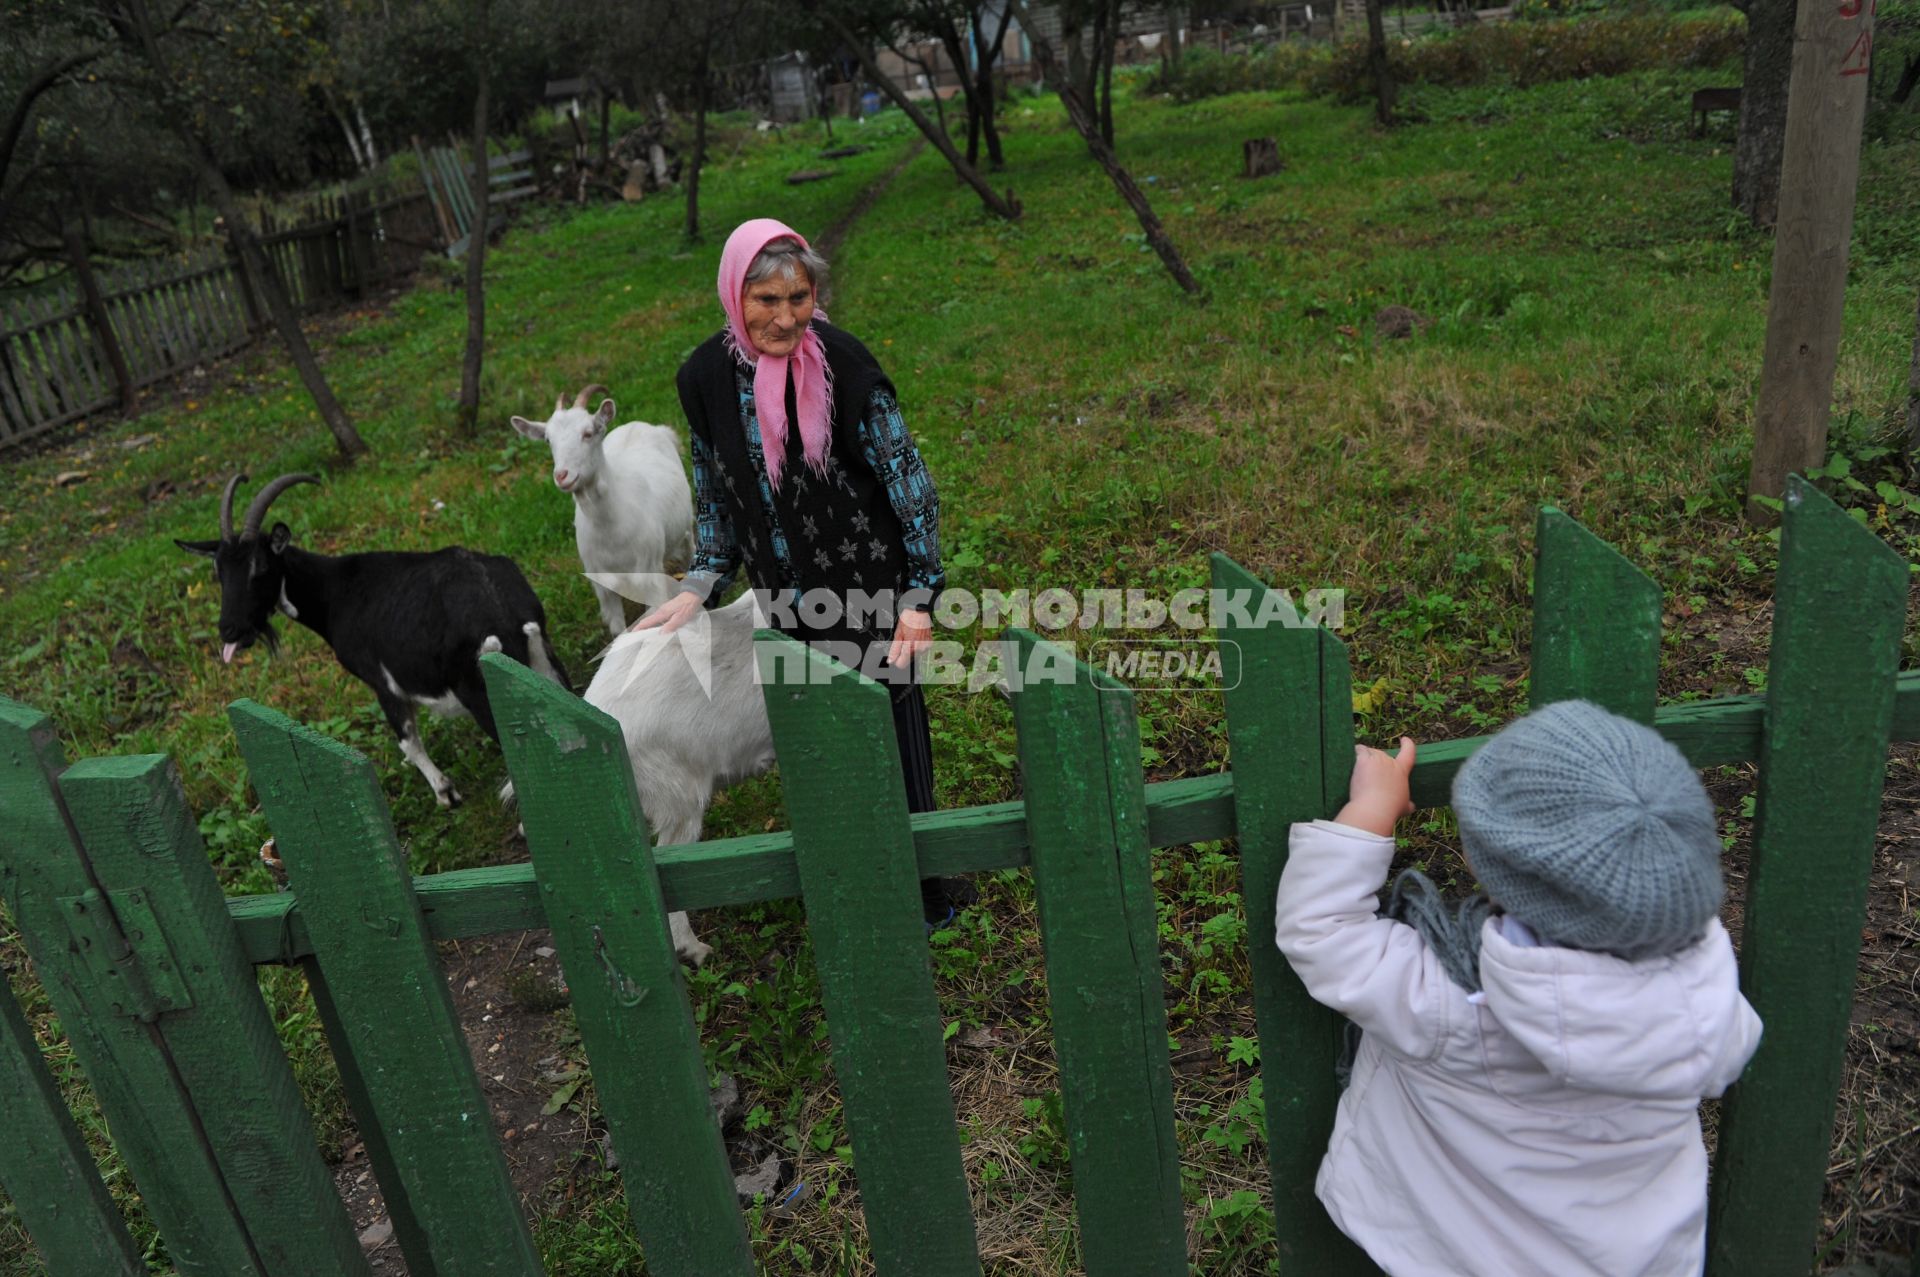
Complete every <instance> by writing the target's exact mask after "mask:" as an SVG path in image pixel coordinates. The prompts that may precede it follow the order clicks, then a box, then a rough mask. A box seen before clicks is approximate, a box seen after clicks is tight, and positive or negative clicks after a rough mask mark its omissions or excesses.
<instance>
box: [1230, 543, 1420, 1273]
mask: <svg viewBox="0 0 1920 1277" xmlns="http://www.w3.org/2000/svg"><path fill="white" fill-rule="evenodd" d="M1213 588H1214V589H1216V590H1221V591H1227V592H1229V594H1230V595H1236V596H1237V597H1240V598H1245V599H1246V600H1247V601H1248V608H1247V612H1246V619H1245V620H1241V619H1239V618H1237V617H1236V615H1235V614H1234V612H1233V611H1231V610H1229V611H1228V612H1227V613H1226V614H1225V615H1224V617H1223V622H1224V623H1223V624H1222V625H1221V626H1220V629H1219V650H1220V669H1221V684H1222V686H1223V687H1225V688H1226V710H1227V740H1228V748H1229V750H1230V751H1231V755H1232V760H1233V775H1234V788H1233V823H1234V827H1235V828H1236V829H1237V830H1238V838H1239V847H1240V882H1241V897H1242V899H1243V900H1244V901H1245V905H1246V910H1247V936H1248V941H1247V949H1248V958H1249V960H1250V964H1251V966H1252V968H1253V1007H1254V1018H1255V1022H1256V1024H1257V1026H1258V1029H1259V1033H1260V1075H1261V1078H1262V1080H1263V1087H1264V1092H1265V1096H1266V1107H1267V1158H1268V1161H1269V1163H1270V1164H1271V1166H1272V1168H1273V1202H1274V1216H1275V1221H1276V1228H1277V1231H1276V1240H1277V1243H1278V1246H1279V1250H1280V1257H1281V1258H1280V1262H1281V1265H1282V1268H1283V1269H1290V1268H1292V1267H1293V1266H1299V1267H1300V1268H1301V1270H1302V1271H1306V1272H1313V1273H1325V1274H1328V1277H1339V1275H1343V1274H1370V1273H1374V1272H1377V1271H1378V1269H1376V1268H1375V1267H1374V1265H1373V1263H1372V1261H1371V1260H1369V1259H1368V1258H1367V1256H1366V1253H1365V1252H1364V1251H1362V1250H1361V1249H1360V1248H1359V1247H1358V1246H1356V1245H1354V1244H1353V1243H1352V1242H1351V1241H1349V1240H1348V1239H1347V1237H1346V1235H1345V1234H1344V1233H1342V1232H1341V1231H1340V1230H1339V1229H1338V1228H1336V1227H1335V1226H1334V1224H1333V1221H1332V1220H1330V1219H1328V1218H1327V1212H1326V1210H1325V1209H1324V1208H1322V1207H1321V1205H1320V1202H1319V1199H1318V1198H1316V1197H1315V1196H1314V1195H1313V1181H1314V1176H1315V1174H1316V1173H1317V1172H1318V1170H1319V1166H1320V1159H1321V1157H1322V1156H1323V1155H1324V1154H1325V1153H1326V1151H1327V1141H1328V1139H1329V1137H1331V1135H1332V1134H1333V1114H1334V1109H1335V1107H1336V1106H1337V1105H1338V1104H1339V1102H1340V1086H1339V1083H1338V1081H1337V1080H1336V1079H1335V1077H1334V1062H1335V1060H1337V1059H1338V1058H1339V1055H1340V1048H1341V1041H1342V1035H1343V1033H1344V1025H1345V1021H1344V1020H1343V1018H1342V1017H1341V1016H1339V1015H1337V1014H1335V1013H1334V1012H1332V1011H1329V1010H1328V1009H1327V1008H1325V1007H1323V1006H1321V1005H1320V1004H1319V1003H1318V1002H1315V1001H1314V1000H1313V998H1312V997H1311V996H1310V995H1309V994H1308V993H1307V990H1306V986H1304V985H1302V984H1301V983H1300V979H1299V977H1298V976H1296V975H1294V973H1293V968H1291V967H1289V966H1288V965H1287V961H1286V959H1285V958H1284V957H1283V956H1282V955H1281V953H1280V950H1279V949H1278V948H1277V947H1276V946H1275V944H1274V941H1273V934H1274V898H1275V896H1276V895H1277V894H1278V892H1279V890H1280V872H1281V870H1282V869H1284V868H1285V867H1286V863H1287V853H1288V842H1289V837H1290V831H1291V829H1292V826H1293V824H1294V822H1296V821H1302V820H1316V819H1319V818H1322V817H1326V816H1331V815H1333V814H1334V812H1336V811H1338V810H1339V808H1340V805H1341V804H1342V803H1344V802H1345V801H1346V794H1345V790H1346V781H1347V777H1348V776H1349V775H1350V774H1351V772H1352V770H1353V693H1352V690H1351V682H1350V676H1349V673H1348V667H1347V651H1346V647H1345V645H1344V644H1342V643H1341V642H1340V641H1339V640H1338V639H1336V638H1335V637H1334V636H1333V635H1332V634H1330V633H1328V632H1327V631H1326V630H1324V629H1321V628H1320V627H1318V626H1307V625H1305V624H1304V623H1303V621H1302V618H1301V617H1300V615H1299V613H1298V612H1297V611H1296V610H1295V609H1294V607H1293V605H1292V603H1291V602H1290V601H1288V600H1287V598H1286V596H1285V595H1284V594H1283V593H1281V592H1279V591H1275V590H1270V589H1268V588H1267V586H1266V584H1265V583H1264V582H1262V581H1261V580H1259V579H1258V578H1257V577H1255V576H1254V575H1253V574H1252V573H1250V572H1248V571H1247V570H1246V569H1245V568H1243V567H1241V566H1240V565H1239V564H1237V563H1235V562H1234V561H1233V560H1231V559H1229V558H1227V557H1226V556H1225V555H1223V554H1216V555H1214V556H1213ZM1263 615H1264V616H1268V617H1270V618H1275V619H1269V620H1268V621H1267V623H1265V624H1253V623H1252V622H1253V621H1255V620H1257V619H1258V618H1260V617H1262V616H1263ZM1425 752H1426V751H1423V757H1422V759H1421V764H1422V765H1426V764H1427V758H1426V757H1425ZM1442 793H1443V794H1444V791H1442ZM1439 801H1441V802H1444V801H1445V798H1444V796H1443V797H1441V798H1440V799H1439Z"/></svg>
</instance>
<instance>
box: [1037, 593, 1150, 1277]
mask: <svg viewBox="0 0 1920 1277" xmlns="http://www.w3.org/2000/svg"><path fill="white" fill-rule="evenodd" d="M1005 643H1006V645H1007V648H1008V650H1009V651H1012V652H1014V653H1016V654H1017V659H1018V661H1019V668H1020V669H1022V670H1029V669H1035V668H1039V665H1038V664H1037V662H1036V660H1035V656H1036V649H1038V648H1040V647H1041V646H1042V645H1043V643H1044V640H1041V639H1039V638H1037V637H1036V636H1035V635H1033V634H1032V633H1031V632H1029V631H1026V630H1019V629H1016V630H1010V631H1008V634H1007V638H1006V640H1005ZM1054 655H1055V658H1056V659H1051V660H1048V661H1047V662H1046V666H1045V667H1046V668H1048V669H1055V670H1060V671H1063V672H1064V673H1065V674H1066V677H1065V678H1062V679H1058V680H1055V679H1035V680H1033V681H1030V682H1028V681H1024V680H1023V682H1022V684H1021V685H1020V686H1018V687H1016V688H1015V690H1014V691H1013V693H1012V695H1013V720H1014V725H1015V727H1016V729H1017V731H1018V733H1019V741H1020V773H1021V776H1022V777H1023V778H1024V780H1025V785H1026V808H1027V840H1028V843H1029V844H1030V846H1031V847H1032V849H1033V888H1034V895H1035V896H1036V898H1037V899H1038V901H1039V905H1040V941H1041V950H1042V953H1043V955H1044V957H1045V959H1046V972H1047V990H1048V1003H1049V1007H1050V1009H1051V1011H1052V1016H1053V1034H1054V1054H1055V1056H1056V1057H1057V1059H1058V1062H1059V1068H1060V1098H1061V1104H1062V1115H1063V1124H1064V1127H1065V1130H1066V1134H1067V1146H1068V1155H1069V1156H1070V1158H1071V1159H1072V1165H1073V1187H1074V1211H1075V1213H1076V1215H1077V1216H1078V1218H1079V1221H1080V1262H1081V1266H1082V1267H1081V1271H1083V1272H1086V1273H1087V1274H1089V1277H1106V1275H1107V1274H1119V1273H1125V1274H1128V1275H1129V1277H1155V1275H1158V1277H1185V1275H1186V1273H1187V1246H1186V1229H1185V1227H1184V1222H1183V1219H1182V1214H1181V1200H1180V1152H1179V1147H1180V1146H1179V1142H1178V1141H1177V1140H1176V1139H1175V1138H1174V1118H1173V1073H1172V1068H1171V1065H1170V1064H1169V1060H1168V1052H1167V1005H1166V992H1165V981H1164V978H1163V977H1162V975H1161V968H1160V949H1159V943H1158V941H1159V936H1158V932H1157V931H1156V924H1155V912H1154V894H1153V854H1152V852H1151V851H1150V850H1149V847H1148V834H1147V794H1146V785H1145V782H1144V779H1143V777H1142V775H1141V771H1140V725H1139V720H1138V718H1137V717H1136V715H1135V712H1134V702H1133V693H1132V692H1131V691H1129V690H1128V689H1127V688H1126V687H1125V686H1124V685H1123V684H1121V683H1119V682H1117V681H1115V680H1114V679H1111V678H1108V677H1107V676H1105V675H1104V674H1100V673H1098V672H1097V671H1095V670H1093V669H1090V668H1089V667H1087V666H1085V665H1080V664H1076V663H1074V662H1073V660H1072V654H1071V653H1070V652H1068V651H1066V650H1065V649H1054Z"/></svg>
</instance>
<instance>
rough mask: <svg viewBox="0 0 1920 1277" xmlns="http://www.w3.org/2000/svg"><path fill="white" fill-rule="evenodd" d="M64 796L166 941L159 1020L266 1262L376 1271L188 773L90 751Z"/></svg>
mask: <svg viewBox="0 0 1920 1277" xmlns="http://www.w3.org/2000/svg"><path fill="white" fill-rule="evenodd" d="M60 792H61V794H62V795H63V796H64V797H65V798H66V800H67V807H68V810H69V811H71V812H72V814H73V823H74V828H75V829H76V830H77V831H78V832H79V834H80V839H81V841H82V842H83V843H84V844H85V845H86V848H87V851H88V853H89V855H90V856H91V857H92V860H93V866H94V871H95V874H96V875H97V876H98V878H99V880H100V884H101V887H102V888H103V889H104V890H105V891H106V893H107V896H108V899H109V901H110V902H111V903H112V904H113V906H114V909H115V911H116V912H117V913H118V914H119V917H120V923H121V926H122V927H123V928H124V929H125V930H126V932H127V934H128V936H129V938H130V939H132V940H133V941H135V942H136V943H139V942H141V941H142V940H143V938H144V940H145V941H146V942H147V943H149V944H153V943H155V942H157V943H158V944H159V946H160V947H159V948H158V949H155V950H151V951H150V952H149V953H148V954H146V955H143V956H142V957H141V959H140V962H139V966H140V969H141V971H142V973H143V975H147V976H151V975H153V974H154V973H155V972H156V971H157V972H159V973H160V974H165V973H166V971H167V969H168V967H169V966H170V967H171V969H172V974H173V978H174V979H175V980H176V981H177V982H178V985H179V989H178V991H177V993H175V994H174V995H173V996H172V997H171V998H169V997H168V996H167V995H166V994H164V993H162V991H161V989H160V985H159V981H158V979H155V980H154V981H153V983H152V992H153V994H154V995H155V996H154V1000H153V1003H152V1005H153V1007H154V1008H155V1018H154V1023H155V1024H156V1026H157V1027H158V1029H159V1031H160V1034H161V1037H162V1038H163V1039H164V1040H165V1042H166V1045H167V1052H168V1055H169V1057H170V1058H171V1060H172V1061H173V1067H174V1073H175V1076H176V1077H177V1078H178V1079H179V1082H180V1084H181V1085H182V1086H184V1087H185V1088H186V1091H187V1094H188V1095H189V1097H191V1099H192V1102H193V1107H194V1112H195V1114H196V1116H197V1117H198V1119H199V1121H200V1124H201V1126H202V1128H203V1129H204V1130H205V1132H206V1136H207V1139H208V1140H209V1142H210V1143H211V1144H212V1146H213V1152H214V1157H215V1159H216V1160H217V1161H218V1163H219V1165H220V1170H221V1173H222V1175H223V1177H224V1179H225V1182H226V1185H227V1189H228V1192H229V1193H230V1194H231V1196H232V1198H233V1201H234V1204H235V1205H236V1206H237V1207H238V1208H239V1211H240V1215H241V1219H242V1221H243V1223H244V1226H245V1227H246V1230H247V1233H248V1236H249V1237H250V1238H251V1239H252V1242H253V1247H254V1251H255V1253H256V1254H257V1255H258V1257H259V1259H260V1261H261V1262H262V1263H263V1264H264V1265H265V1270H266V1271H267V1272H268V1273H270V1274H275V1275H277V1277H307V1275H308V1274H316V1275H317V1274H323V1273H329V1274H332V1273H337V1274H364V1273H366V1272H367V1271H368V1268H367V1261H366V1257H365V1256H364V1255H363V1254H362V1253H361V1250H360V1243H359V1239H358V1237H357V1235H356V1234H355V1231H354V1227H353V1221H352V1220H351V1219H350V1218H348V1216H347V1211H346V1207H345V1206H343V1205H342V1204H341V1202H340V1197H339V1194H338V1193H336V1192H335V1191H334V1187H333V1176H332V1175H331V1174H330V1173H329V1172H328V1170H327V1167H326V1164H325V1163H323V1162H322V1161H321V1160H320V1151H319V1149H318V1147H317V1146H316V1144H315V1140H314V1134H313V1124H312V1122H311V1121H310V1120H309V1119H308V1117H307V1111H306V1109H305V1108H304V1107H303V1106H302V1104H301V1102H300V1088H299V1086H298V1085H297V1084H296V1083H295V1082H294V1079H293V1069H292V1067H291V1066H290V1065H289V1064H288V1063H287V1057H286V1055H285V1054H284V1053H283V1051H282V1049H281V1046H280V1039H279V1035H278V1034H277V1033H276V1032H275V1031H274V1026H273V1017H272V1016H271V1015H269V1014H268V1012H267V1007H266V1003H265V1002H263V1001H262V1000H261V997H260V987H259V985H258V984H257V983H256V982H255V980H254V976H253V968H252V967H251V966H249V965H248V963H247V960H246V957H245V955H244V954H242V953H241V951H240V946H239V944H238V942H237V941H236V940H235V939H234V935H233V926H232V924H231V923H230V922H229V921H228V918H227V907H226V897H225V896H224V895H223V894H222V893H221V890H220V884H219V883H218V882H217V881H215V879H214V876H213V867H212V865H211V864H210V863H209V862H208V860H207V851H206V846H205V844H204V843H203V842H202V841H201V839H200V834H199V832H198V828H197V823H196V821H195V818H194V815H193V812H192V811H191V810H190V809H189V808H188V807H187V799H186V795H185V793H184V792H182V790H181V788H180V777H179V773H178V772H177V771H175V770H174V767H173V764H172V763H171V762H169V761H168V760H167V759H166V758H165V757H164V756H162V755H156V754H147V755H135V756H132V757H126V758H98V759H87V760H85V761H82V762H78V763H75V764H74V765H73V766H72V767H69V768H68V769H67V771H66V773H65V774H64V775H62V776H61V777H60ZM143 915H144V916H143ZM136 918H138V919H140V920H139V921H136ZM153 928H157V930H158V934H157V935H156V934H154V931H153V930H151V929H153ZM159 955H164V956H159Z"/></svg>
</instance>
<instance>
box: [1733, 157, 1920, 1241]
mask: <svg viewBox="0 0 1920 1277" xmlns="http://www.w3.org/2000/svg"><path fill="white" fill-rule="evenodd" d="M1783 197H1784V192H1783ZM1784 523H1785V526H1784V528H1783V529H1782V534H1781V538H1780V571H1779V574H1778V576H1777V578H1776V582H1775V586H1774V605H1773V640H1772V649H1771V651H1770V652H1769V653H1768V656H1767V700H1766V726H1765V730H1764V732H1763V734H1762V736H1761V743H1760V788H1759V795H1758V799H1759V801H1758V811H1757V814H1756V816H1755V818H1754V824H1753V853H1752V857H1751V864H1750V866H1749V869H1748V881H1747V901H1746V930H1745V934H1744V935H1743V936H1742V938H1741V946H1740V985H1741V989H1742V991H1743V992H1744V993H1745V994H1746V996H1747V1000H1748V1001H1749V1002H1751V1003H1753V1009H1754V1010H1756V1011H1758V1012H1759V1013H1760V1018H1761V1020H1762V1021H1763V1022H1764V1023H1765V1025H1766V1035H1765V1036H1764V1037H1763V1038H1762V1039H1761V1042H1760V1049H1759V1051H1758V1052H1757V1053H1756V1054H1755V1055H1754V1057H1753V1060H1752V1062H1751V1063H1750V1064H1748V1065H1747V1069H1746V1073H1745V1074H1744V1075H1743V1076H1742V1077H1741V1079H1740V1084H1739V1085H1738V1086H1736V1087H1734V1088H1733V1089H1732V1090H1731V1091H1729V1092H1727V1098H1726V1100H1725V1102H1724V1103H1723V1104H1722V1106H1721V1109H1720V1139H1719V1146H1718V1148H1717V1150H1716V1152H1715V1163H1714V1171H1713V1183H1712V1190H1713V1191H1712V1195H1711V1199H1710V1202H1709V1206H1708V1212H1707V1236H1708V1248H1709V1249H1708V1256H1707V1272H1708V1273H1709V1274H1711V1277H1750V1275H1751V1274H1757V1273H1803V1272H1806V1271H1808V1270H1809V1269H1810V1268H1813V1267H1815V1266H1816V1265H1815V1263H1814V1252H1815V1250H1816V1249H1817V1246H1818V1242H1819V1239H1820V1232H1821V1222H1820V1195H1821V1191H1822V1189H1823V1188H1824V1186H1825V1183H1826V1173H1825V1172H1826V1160H1827V1150H1828V1149H1829V1148H1830V1147H1831V1146H1832V1143H1831V1142H1832V1137H1833V1110H1834V1100H1835V1097H1836V1096H1837V1095H1838V1094H1839V1091H1840V1082H1841V1075H1842V1070H1843V1068H1844V1065H1845V1062H1846V1046H1847V1028H1848V1025H1849V1023H1850V1022H1851V1018H1852V1009H1853V991H1854V980H1855V972H1856V969H1857V967H1858V965H1859V961H1860V929H1861V927H1862V926H1863V925H1864V924H1865V922H1866V920H1867V880H1868V877H1869V876H1870V874H1871V872H1872V867H1873V849H1874V839H1875V833H1876V830H1877V828H1878V826H1879V821H1880V791H1881V785H1882V783H1883V781H1884V780H1885V778H1886V770H1887V739H1888V736H1889V732H1890V729H1891V727H1892V723H1893V706H1894V689H1895V686H1896V683H1895V679H1896V677H1897V675H1898V672H1899V665H1900V632H1901V629H1902V628H1903V626H1904V623H1905V620H1906V616H1905V613H1906V602H1907V598H1906V596H1907V580H1908V573H1907V565H1906V563H1905V562H1904V561H1902V559H1901V557H1900V556H1899V555H1898V554H1895V553H1894V552H1893V551H1892V550H1891V549H1890V548H1888V547H1887V545H1886V544H1885V543H1884V542H1882V541H1881V540H1880V538H1879V537H1877V536H1875V535H1874V534H1873V533H1872V532H1870V531H1868V530H1867V529H1866V528H1864V527H1862V526H1861V525H1860V524H1858V523H1855V522H1854V521H1853V520H1852V519H1850V518H1848V517H1847V512H1846V511H1845V510H1842V509H1841V508H1840V507H1839V506H1837V505H1835V504H1834V503H1833V502H1832V501H1830V500H1828V499H1827V498H1826V497H1825V496H1823V495H1821V493H1820V492H1819V491H1818V490H1817V489H1816V488H1814V486H1813V485H1812V484H1810V483H1808V482H1806V481H1805V480H1804V479H1798V478H1796V479H1793V480H1792V481H1790V482H1789V483H1788V485H1787V495H1786V502H1785V514H1784Z"/></svg>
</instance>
